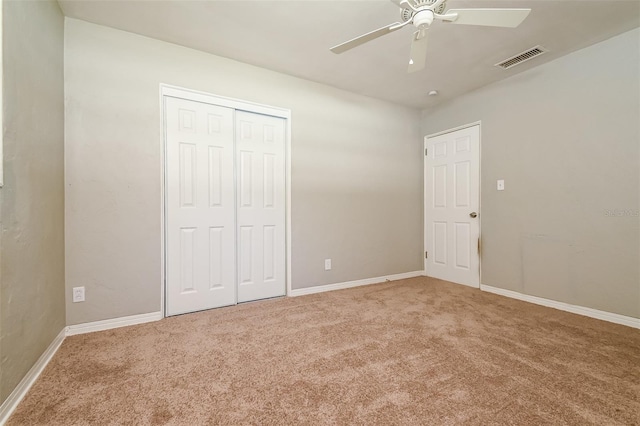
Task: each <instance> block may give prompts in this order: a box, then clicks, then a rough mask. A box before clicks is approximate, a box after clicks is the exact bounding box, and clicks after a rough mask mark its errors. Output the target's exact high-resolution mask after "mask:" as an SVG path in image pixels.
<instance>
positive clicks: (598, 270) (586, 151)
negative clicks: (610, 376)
mask: <svg viewBox="0 0 640 426" xmlns="http://www.w3.org/2000/svg"><path fill="white" fill-rule="evenodd" d="M639 54H640V30H638V29H636V30H633V31H630V32H627V33H625V34H622V35H620V36H617V37H614V38H612V39H610V40H607V41H605V42H602V43H600V44H596V45H594V46H591V47H588V48H586V49H583V50H580V51H577V52H574V53H572V54H570V55H568V56H565V57H562V58H560V59H557V60H555V61H552V62H550V63H547V64H545V65H542V66H540V67H537V68H534V69H531V70H528V71H525V72H523V73H521V74H518V75H516V76H514V77H511V78H509V79H507V80H503V81H502V82H499V83H495V84H492V85H490V86H487V87H485V88H482V89H480V90H477V91H475V92H472V93H470V94H467V95H465V96H462V97H460V98H457V99H455V100H453V101H451V102H449V103H447V104H445V105H442V106H440V107H438V108H435V109H432V110H426V111H423V116H422V129H423V133H424V134H430V133H434V132H437V131H441V130H445V129H448V128H452V127H455V126H459V125H462V124H465V123H470V122H474V121H477V120H482V172H481V175H482V184H481V190H482V196H481V203H482V207H481V209H482V211H481V218H482V242H483V244H482V247H483V252H482V283H483V284H485V285H490V286H495V287H499V288H503V289H508V290H514V291H518V292H521V293H525V294H529V295H534V296H539V297H544V298H547V299H552V300H557V301H562V302H566V303H570V304H575V305H580V306H585V307H590V308H595V309H600V310H604V311H609V312H613V313H618V314H622V315H628V316H632V317H640V270H639V266H638V263H639V262H638V259H639V258H640V217H638V210H639V209H640V176H639V170H640V161H639V160H640V124H639V117H640V84H639V80H640V58H639ZM497 179H505V187H506V189H505V191H504V192H498V191H496V180H497Z"/></svg>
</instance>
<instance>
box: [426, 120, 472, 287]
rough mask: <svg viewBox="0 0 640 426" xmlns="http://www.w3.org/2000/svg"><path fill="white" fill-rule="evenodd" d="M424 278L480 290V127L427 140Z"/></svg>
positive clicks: (469, 127)
mask: <svg viewBox="0 0 640 426" xmlns="http://www.w3.org/2000/svg"><path fill="white" fill-rule="evenodd" d="M424 148H425V161H424V247H425V259H424V269H425V275H427V276H430V277H434V278H439V279H442V280H446V281H451V282H454V283H458V284H464V285H467V286H471V287H476V288H479V287H480V124H479V123H475V124H472V125H469V126H465V127H461V128H457V129H452V130H448V131H445V132H441V133H438V134H435V135H430V136H427V137H425V141H424Z"/></svg>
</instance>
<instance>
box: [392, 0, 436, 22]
mask: <svg viewBox="0 0 640 426" xmlns="http://www.w3.org/2000/svg"><path fill="white" fill-rule="evenodd" d="M409 1H411V0H409ZM435 2H436V0H417V1H414V2H413V5H414V7H415V8H416V9H418V12H414V11H413V10H411V9H401V10H400V18H401V19H402V21H403V22H407V21H408V20H410V19H411V18H413V17H414V16H415V15H417V14H418V13H420V12H421V11H420V8H423V7H428V6H430V5H432V4H434V3H435ZM446 3H447V2H446V1H445V2H443V3H442V4H441V5H440V6H438V7H437V8H436V9H435V10H434V11H433V12H434V13H437V14H439V15H441V14H442V13H443V12H444V9H445V7H446ZM425 10H426V9H425Z"/></svg>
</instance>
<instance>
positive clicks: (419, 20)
mask: <svg viewBox="0 0 640 426" xmlns="http://www.w3.org/2000/svg"><path fill="white" fill-rule="evenodd" d="M433 18H434V14H433V11H432V10H429V9H427V10H421V11H419V12H418V13H416V14H415V16H414V17H413V25H414V26H415V27H416V28H424V27H428V26H429V25H431V23H432V22H433Z"/></svg>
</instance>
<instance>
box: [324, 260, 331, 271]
mask: <svg viewBox="0 0 640 426" xmlns="http://www.w3.org/2000/svg"><path fill="white" fill-rule="evenodd" d="M324 270H325V271H330V270H331V259H325V260H324Z"/></svg>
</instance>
